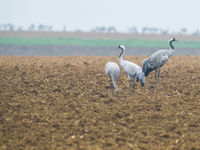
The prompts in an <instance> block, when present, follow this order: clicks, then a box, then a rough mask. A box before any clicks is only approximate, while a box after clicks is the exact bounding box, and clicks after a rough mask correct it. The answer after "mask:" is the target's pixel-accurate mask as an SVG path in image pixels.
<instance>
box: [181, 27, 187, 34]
mask: <svg viewBox="0 0 200 150" xmlns="http://www.w3.org/2000/svg"><path fill="white" fill-rule="evenodd" d="M179 34H187V29H186V28H182V29H181V30H180V31H179Z"/></svg>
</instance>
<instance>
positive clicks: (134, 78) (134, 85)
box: [133, 78, 135, 95]
mask: <svg viewBox="0 0 200 150" xmlns="http://www.w3.org/2000/svg"><path fill="white" fill-rule="evenodd" d="M134 89H135V78H133V95H134Z"/></svg>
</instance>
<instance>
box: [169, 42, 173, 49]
mask: <svg viewBox="0 0 200 150" xmlns="http://www.w3.org/2000/svg"><path fill="white" fill-rule="evenodd" d="M172 42H173V41H169V45H170V47H171V49H174V46H173V45H172Z"/></svg>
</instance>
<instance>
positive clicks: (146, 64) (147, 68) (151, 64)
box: [142, 38, 177, 88]
mask: <svg viewBox="0 0 200 150" xmlns="http://www.w3.org/2000/svg"><path fill="white" fill-rule="evenodd" d="M174 41H177V40H176V39H175V38H172V39H170V40H169V45H170V49H169V50H166V49H161V50H158V51H156V52H155V53H153V54H152V55H151V56H150V57H149V58H146V59H144V60H143V63H142V71H143V72H144V73H145V77H147V76H148V75H149V73H150V72H152V71H153V70H155V88H156V77H157V75H158V87H159V74H160V68H161V67H162V66H163V65H164V64H165V63H166V62H167V61H168V59H169V58H170V57H171V56H173V55H174V46H173V45H172V42H174Z"/></svg>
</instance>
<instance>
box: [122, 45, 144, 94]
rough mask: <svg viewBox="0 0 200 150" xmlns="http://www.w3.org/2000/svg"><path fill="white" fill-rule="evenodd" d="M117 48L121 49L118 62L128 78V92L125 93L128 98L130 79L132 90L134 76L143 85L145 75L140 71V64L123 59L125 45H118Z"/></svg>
mask: <svg viewBox="0 0 200 150" xmlns="http://www.w3.org/2000/svg"><path fill="white" fill-rule="evenodd" d="M118 48H119V49H121V53H120V54H119V64H120V66H121V67H122V68H123V70H124V71H125V73H126V74H127V75H128V80H129V88H128V94H127V98H128V96H129V91H130V88H131V81H132V80H133V92H134V87H135V78H136V81H137V82H138V81H140V83H141V85H142V86H144V85H145V75H144V73H143V72H142V68H141V67H140V66H138V65H137V64H135V63H133V62H130V61H127V60H124V59H123V55H124V52H125V49H126V48H125V46H124V45H119V46H118Z"/></svg>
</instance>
